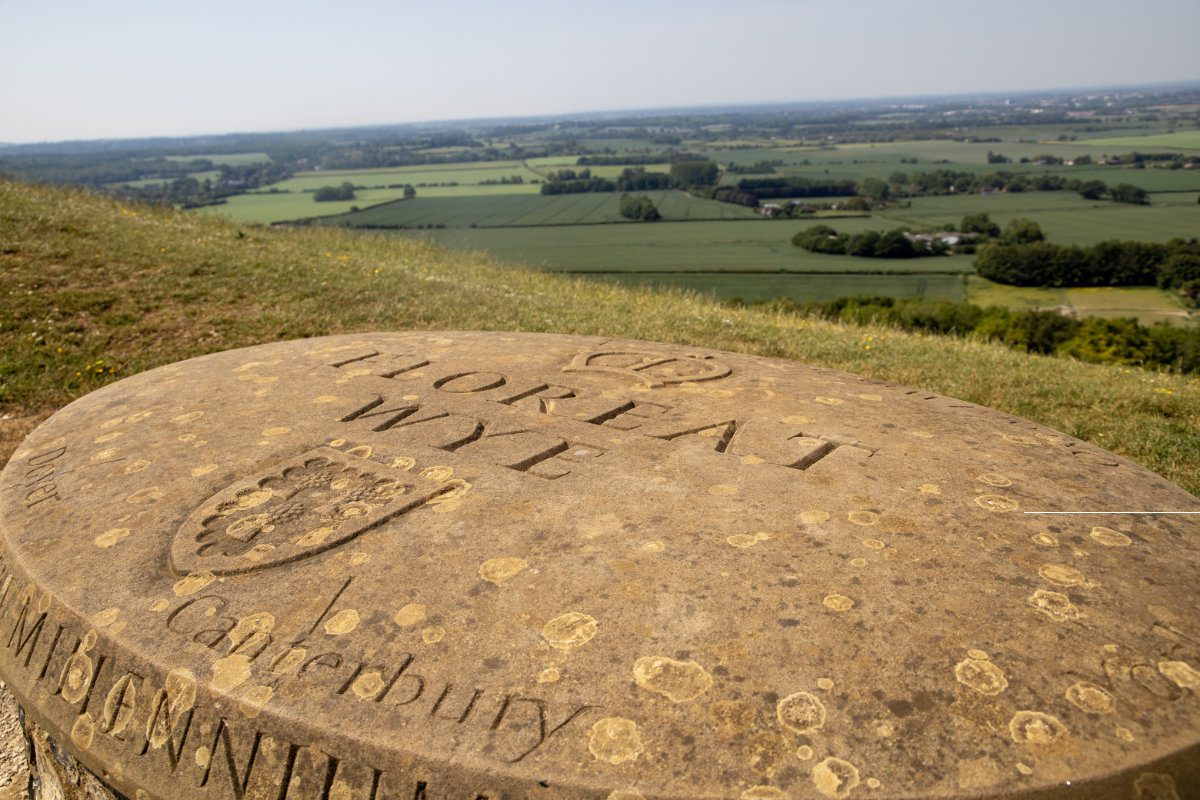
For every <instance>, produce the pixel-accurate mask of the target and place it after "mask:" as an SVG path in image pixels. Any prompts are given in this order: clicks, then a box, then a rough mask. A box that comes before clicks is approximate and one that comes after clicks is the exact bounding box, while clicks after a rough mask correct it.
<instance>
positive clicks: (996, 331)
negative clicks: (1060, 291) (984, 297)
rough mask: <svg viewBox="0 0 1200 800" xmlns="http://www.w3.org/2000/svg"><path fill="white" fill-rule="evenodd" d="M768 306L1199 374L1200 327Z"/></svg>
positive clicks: (1051, 316)
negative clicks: (1147, 325)
mask: <svg viewBox="0 0 1200 800" xmlns="http://www.w3.org/2000/svg"><path fill="white" fill-rule="evenodd" d="M767 302H768V303H769V304H770V305H771V306H773V307H775V308H777V309H779V310H785V311H792V312H795V313H799V314H804V315H806V316H812V317H820V318H822V319H829V320H837V321H839V322H843V323H851V324H858V325H868V324H884V325H889V326H892V327H896V328H901V329H903V330H908V331H923V332H926V333H936V334H942V335H949V336H962V337H973V338H978V339H983V340H987V341H996V342H1002V343H1004V344H1006V345H1008V346H1009V347H1013V348H1016V349H1018V350H1024V351H1026V352H1030V353H1042V354H1045V355H1060V356H1069V357H1073V358H1078V359H1080V360H1081V361H1092V362H1098V363H1117V364H1127V365H1134V366H1149V367H1162V368H1167V369H1173V370H1178V371H1181V372H1200V329H1197V328H1177V327H1169V326H1166V325H1155V326H1153V327H1146V326H1144V325H1141V324H1139V323H1138V322H1137V321H1136V320H1133V319H1101V318H1098V317H1092V318H1088V319H1083V320H1078V319H1075V318H1073V317H1068V316H1063V315H1062V314H1058V313H1056V312H1053V311H1011V310H1009V309H1006V308H1001V307H999V306H989V307H986V308H984V307H981V306H977V305H973V304H971V303H955V302H950V301H948V300H925V299H921V298H904V299H896V298H891V297H867V296H856V297H843V298H839V299H837V300H830V301H828V302H823V303H797V302H795V301H792V300H790V299H788V298H781V299H776V300H771V301H767Z"/></svg>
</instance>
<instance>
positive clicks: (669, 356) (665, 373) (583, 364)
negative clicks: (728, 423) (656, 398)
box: [563, 350, 733, 389]
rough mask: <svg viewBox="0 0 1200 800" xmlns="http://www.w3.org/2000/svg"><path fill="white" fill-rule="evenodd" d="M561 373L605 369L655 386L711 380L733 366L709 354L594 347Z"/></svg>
mask: <svg viewBox="0 0 1200 800" xmlns="http://www.w3.org/2000/svg"><path fill="white" fill-rule="evenodd" d="M563 372H605V373H608V374H610V375H620V376H622V377H625V378H631V379H633V380H634V381H636V383H638V384H640V385H642V386H645V387H647V388H649V389H657V388H659V387H662V386H670V385H672V384H677V383H687V382H695V381H715V380H717V379H718V378H724V377H726V376H728V375H730V374H731V373H732V372H733V369H732V368H731V367H729V366H727V365H725V364H723V363H721V362H720V361H718V360H717V359H715V358H713V357H712V356H702V355H693V354H691V353H686V354H685V353H652V352H642V351H636V350H598V351H592V352H589V353H580V354H579V355H577V356H575V358H574V359H573V360H572V361H571V363H570V364H569V365H568V366H566V367H564V368H563Z"/></svg>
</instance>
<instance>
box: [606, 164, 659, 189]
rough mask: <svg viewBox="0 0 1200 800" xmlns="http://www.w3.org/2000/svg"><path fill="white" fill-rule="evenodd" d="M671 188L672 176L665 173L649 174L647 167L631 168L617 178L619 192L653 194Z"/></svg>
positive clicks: (623, 171)
mask: <svg viewBox="0 0 1200 800" xmlns="http://www.w3.org/2000/svg"><path fill="white" fill-rule="evenodd" d="M670 188H671V176H670V175H668V174H667V173H665V172H647V171H646V168H645V167H629V168H627V169H625V170H622V172H621V174H620V176H619V177H618V178H617V191H619V192H652V191H658V190H661V189H670Z"/></svg>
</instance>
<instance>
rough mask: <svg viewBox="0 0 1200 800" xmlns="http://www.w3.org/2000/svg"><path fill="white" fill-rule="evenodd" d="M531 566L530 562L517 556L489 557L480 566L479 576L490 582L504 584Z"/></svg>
mask: <svg viewBox="0 0 1200 800" xmlns="http://www.w3.org/2000/svg"><path fill="white" fill-rule="evenodd" d="M528 566H529V562H528V561H526V560H525V559H523V558H517V557H516V556H500V557H499V558H489V559H488V560H487V561H485V562H483V564H481V565H480V567H479V577H481V578H483V579H484V580H485V581H487V582H488V583H494V584H496V585H497V586H503V585H504V582H505V581H507V580H508V579H509V578H511V577H512V576H514V575H516V574H517V573H518V572H520V571H521V570H523V569H525V568H526V567H528Z"/></svg>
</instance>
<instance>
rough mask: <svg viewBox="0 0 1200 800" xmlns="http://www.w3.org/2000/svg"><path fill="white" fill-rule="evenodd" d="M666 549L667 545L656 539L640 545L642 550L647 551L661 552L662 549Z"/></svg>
mask: <svg viewBox="0 0 1200 800" xmlns="http://www.w3.org/2000/svg"><path fill="white" fill-rule="evenodd" d="M666 549H667V546H666V545H665V544H663V543H662V542H660V541H658V540H657V539H655V540H654V541H652V542H646V543H645V544H643V545H642V550H644V551H645V552H647V553H661V552H662V551H664V550H666Z"/></svg>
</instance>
